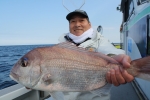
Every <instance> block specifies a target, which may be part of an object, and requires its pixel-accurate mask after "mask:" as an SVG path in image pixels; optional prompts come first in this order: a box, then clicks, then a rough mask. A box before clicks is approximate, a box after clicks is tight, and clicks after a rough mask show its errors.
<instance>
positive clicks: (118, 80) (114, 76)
mask: <svg viewBox="0 0 150 100" xmlns="http://www.w3.org/2000/svg"><path fill="white" fill-rule="evenodd" d="M112 58H114V59H115V60H116V61H118V62H119V63H121V64H122V65H123V68H122V67H119V66H116V67H115V68H114V69H111V70H110V71H109V72H108V73H107V75H106V79H107V82H108V83H111V84H113V85H115V86H119V85H120V84H125V83H126V82H131V81H133V80H134V77H133V76H132V75H130V74H128V72H127V71H126V70H125V69H126V68H129V67H130V62H131V59H130V57H129V56H128V55H125V54H120V55H116V56H113V57H112Z"/></svg>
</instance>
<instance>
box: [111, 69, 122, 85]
mask: <svg viewBox="0 0 150 100" xmlns="http://www.w3.org/2000/svg"><path fill="white" fill-rule="evenodd" d="M110 76H111V81H112V84H114V86H119V85H120V84H119V83H118V81H117V79H116V75H115V70H114V69H111V70H110Z"/></svg>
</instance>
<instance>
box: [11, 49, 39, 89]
mask: <svg viewBox="0 0 150 100" xmlns="http://www.w3.org/2000/svg"><path fill="white" fill-rule="evenodd" d="M40 63H41V54H40V53H39V52H38V50H36V49H34V50H32V51H30V52H28V53H27V54H25V55H24V56H23V57H21V58H20V59H19V60H18V62H17V63H16V64H15V65H14V66H13V68H12V69H11V72H10V77H11V78H12V79H13V80H14V81H16V82H18V83H20V84H22V85H24V86H26V87H28V88H32V87H34V86H35V85H36V84H37V83H38V81H39V80H40V77H41V66H40Z"/></svg>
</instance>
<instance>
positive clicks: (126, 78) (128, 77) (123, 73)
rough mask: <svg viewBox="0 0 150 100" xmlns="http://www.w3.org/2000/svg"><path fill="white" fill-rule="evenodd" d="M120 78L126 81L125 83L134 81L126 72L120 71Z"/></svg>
mask: <svg viewBox="0 0 150 100" xmlns="http://www.w3.org/2000/svg"><path fill="white" fill-rule="evenodd" d="M122 76H123V78H124V79H125V80H126V82H131V81H133V80H134V77H133V76H132V75H130V74H128V73H127V71H126V70H124V71H122Z"/></svg>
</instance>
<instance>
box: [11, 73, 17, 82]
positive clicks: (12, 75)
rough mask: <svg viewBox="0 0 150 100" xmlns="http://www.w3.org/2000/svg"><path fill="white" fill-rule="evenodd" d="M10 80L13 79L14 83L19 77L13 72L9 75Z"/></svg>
mask: <svg viewBox="0 0 150 100" xmlns="http://www.w3.org/2000/svg"><path fill="white" fill-rule="evenodd" d="M9 76H10V78H11V79H13V80H14V81H17V82H18V81H19V76H18V75H17V74H15V73H13V72H11V73H10V75H9Z"/></svg>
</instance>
